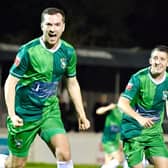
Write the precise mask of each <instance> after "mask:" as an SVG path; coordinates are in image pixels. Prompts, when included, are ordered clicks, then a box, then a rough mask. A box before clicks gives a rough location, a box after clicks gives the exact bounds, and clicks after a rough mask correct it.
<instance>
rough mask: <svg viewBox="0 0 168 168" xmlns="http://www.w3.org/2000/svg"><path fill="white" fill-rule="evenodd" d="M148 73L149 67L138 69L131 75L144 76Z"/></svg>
mask: <svg viewBox="0 0 168 168" xmlns="http://www.w3.org/2000/svg"><path fill="white" fill-rule="evenodd" d="M148 74H149V67H147V68H143V69H140V70H139V71H137V72H136V73H134V74H133V75H132V76H133V77H145V76H147V75H148Z"/></svg>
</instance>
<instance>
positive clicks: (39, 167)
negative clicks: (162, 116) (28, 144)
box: [26, 163, 153, 168]
mask: <svg viewBox="0 0 168 168" xmlns="http://www.w3.org/2000/svg"><path fill="white" fill-rule="evenodd" d="M26 168H56V166H55V164H45V163H28V164H27V166H26ZM75 168H100V165H75ZM119 168H122V167H119ZM148 168H153V166H149V167H148Z"/></svg>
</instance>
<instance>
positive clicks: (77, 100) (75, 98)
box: [67, 77, 90, 130]
mask: <svg viewBox="0 0 168 168" xmlns="http://www.w3.org/2000/svg"><path fill="white" fill-rule="evenodd" d="M67 89H68V92H69V95H70V97H71V99H72V102H73V103H74V106H75V109H76V111H77V113H78V117H79V118H78V120H79V129H81V130H85V129H88V128H89V127H90V122H89V120H88V119H87V117H86V114H85V111H84V106H83V101H82V96H81V91H80V86H79V83H78V81H77V79H76V77H72V78H68V79H67Z"/></svg>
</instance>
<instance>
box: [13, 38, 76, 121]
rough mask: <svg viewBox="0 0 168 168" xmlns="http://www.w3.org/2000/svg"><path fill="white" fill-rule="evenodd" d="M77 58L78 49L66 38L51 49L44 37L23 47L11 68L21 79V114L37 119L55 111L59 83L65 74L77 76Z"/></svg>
mask: <svg viewBox="0 0 168 168" xmlns="http://www.w3.org/2000/svg"><path fill="white" fill-rule="evenodd" d="M76 61H77V57H76V52H75V49H74V48H73V47H72V46H71V45H70V44H68V43H67V42H65V41H63V40H60V43H59V46H58V47H57V48H56V49H55V50H49V49H47V48H46V47H45V45H44V43H43V41H42V40H41V38H36V39H34V40H32V41H30V42H29V43H27V44H25V45H23V46H21V47H20V49H19V51H18V53H17V56H16V59H15V62H14V64H13V66H12V67H11V69H10V74H11V75H13V76H15V77H17V78H20V81H19V83H18V84H17V86H16V98H15V110H16V113H17V115H19V116H20V117H22V118H23V119H24V120H25V121H33V120H38V119H40V118H41V117H42V114H43V113H44V111H49V110H48V109H47V108H49V107H50V108H53V109H52V110H50V111H53V110H54V109H55V108H56V107H54V106H56V105H58V99H57V97H56V93H57V87H58V83H59V81H60V80H61V79H62V77H63V76H64V75H65V76H66V77H74V76H76ZM57 108H58V107H57Z"/></svg>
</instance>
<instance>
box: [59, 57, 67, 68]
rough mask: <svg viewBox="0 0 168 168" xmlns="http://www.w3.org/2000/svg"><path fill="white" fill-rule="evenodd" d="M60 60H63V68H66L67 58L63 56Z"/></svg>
mask: <svg viewBox="0 0 168 168" xmlns="http://www.w3.org/2000/svg"><path fill="white" fill-rule="evenodd" d="M60 61H61V68H62V69H65V68H66V59H65V58H61V59H60Z"/></svg>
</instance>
